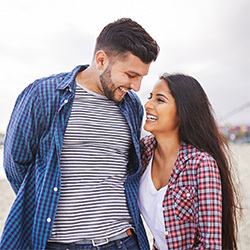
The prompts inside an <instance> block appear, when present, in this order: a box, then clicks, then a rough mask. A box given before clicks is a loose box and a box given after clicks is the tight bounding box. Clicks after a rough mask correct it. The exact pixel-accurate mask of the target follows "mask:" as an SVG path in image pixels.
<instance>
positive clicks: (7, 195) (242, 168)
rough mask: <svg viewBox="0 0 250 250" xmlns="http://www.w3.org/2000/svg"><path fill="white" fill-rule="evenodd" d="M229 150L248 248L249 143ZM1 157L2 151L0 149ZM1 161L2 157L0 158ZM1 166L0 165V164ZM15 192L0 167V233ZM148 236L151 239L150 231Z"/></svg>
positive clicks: (242, 236) (241, 241)
mask: <svg viewBox="0 0 250 250" xmlns="http://www.w3.org/2000/svg"><path fill="white" fill-rule="evenodd" d="M231 150H232V153H233V156H234V162H235V166H236V167H237V170H238V175H239V180H240V185H241V198H242V207H243V217H242V219H241V220H239V249H240V250H247V249H249V248H250V193H248V192H249V191H250V144H233V145H231ZM1 157H2V151H1ZM0 161H1V162H2V159H0ZM1 162H0V164H1ZM1 168H2V166H1ZM14 198H15V194H14V192H13V191H12V189H11V187H10V184H9V183H8V181H7V180H6V178H5V176H4V174H3V171H2V169H1V170H0V235H1V234H2V230H3V226H4V222H5V220H6V218H7V215H8V212H9V210H10V208H11V205H12V203H13V201H14ZM148 234H149V237H150V239H151V235H150V233H148Z"/></svg>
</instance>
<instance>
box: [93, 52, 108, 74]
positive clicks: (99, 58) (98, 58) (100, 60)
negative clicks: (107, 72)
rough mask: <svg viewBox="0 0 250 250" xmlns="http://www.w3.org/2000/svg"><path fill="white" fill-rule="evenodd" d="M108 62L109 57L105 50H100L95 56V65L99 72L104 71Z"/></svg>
mask: <svg viewBox="0 0 250 250" xmlns="http://www.w3.org/2000/svg"><path fill="white" fill-rule="evenodd" d="M107 62H108V56H107V54H106V53H105V52H104V51H103V50H99V51H97V52H96V54H95V63H96V67H97V69H98V70H104V68H106V67H105V65H106V64H107Z"/></svg>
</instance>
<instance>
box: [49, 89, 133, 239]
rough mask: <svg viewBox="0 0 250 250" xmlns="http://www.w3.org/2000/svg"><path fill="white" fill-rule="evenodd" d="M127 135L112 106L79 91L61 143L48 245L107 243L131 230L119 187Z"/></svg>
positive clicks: (128, 141) (121, 186)
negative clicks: (58, 182)
mask: <svg viewBox="0 0 250 250" xmlns="http://www.w3.org/2000/svg"><path fill="white" fill-rule="evenodd" d="M131 143H132V142H131V134H130V129H129V126H128V124H127V122H126V119H125V117H124V116H123V115H122V114H121V112H120V110H119V107H118V105H117V103H115V102H113V101H111V100H109V99H107V98H106V96H103V95H99V94H97V93H94V92H92V91H90V90H88V89H85V88H83V87H82V86H80V85H78V84H77V85H76V92H75V99H74V103H73V107H72V111H71V114H70V118H69V121H68V125H67V129H66V132H65V136H64V139H63V147H62V153H61V159H60V168H61V194H60V199H59V203H58V208H57V213H56V217H55V221H54V225H53V230H52V234H51V237H50V241H58V242H65V243H68V242H75V241H78V240H81V239H99V238H105V237H112V236H115V235H117V234H119V233H121V232H124V231H126V230H127V229H128V228H131V227H134V225H133V222H132V218H131V216H130V214H129V211H128V208H127V204H126V197H125V189H124V181H125V179H126V176H127V168H126V165H127V162H128V154H129V148H130V146H131Z"/></svg>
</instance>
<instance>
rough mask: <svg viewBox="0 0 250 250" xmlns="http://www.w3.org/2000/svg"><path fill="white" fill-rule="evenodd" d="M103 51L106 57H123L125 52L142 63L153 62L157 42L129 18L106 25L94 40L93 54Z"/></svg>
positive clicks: (157, 49)
mask: <svg viewBox="0 0 250 250" xmlns="http://www.w3.org/2000/svg"><path fill="white" fill-rule="evenodd" d="M98 50H103V51H104V52H105V53H106V54H107V55H108V56H125V55H126V54H127V52H131V53H132V54H133V55H135V56H137V57H139V58H140V59H141V60H142V61H143V62H144V63H150V62H152V61H155V60H156V58H157V56H158V53H159V50H160V49H159V46H158V44H157V42H156V41H155V40H154V39H153V38H152V37H151V36H150V35H149V34H148V33H147V32H146V31H145V29H143V28H142V26H141V25H139V24H138V23H137V22H135V21H133V20H131V19H130V18H121V19H118V20H117V21H114V22H112V23H110V24H108V25H106V26H105V27H104V28H103V30H102V31H101V33H100V35H99V36H98V37H97V39H96V46H95V53H96V52H97V51H98Z"/></svg>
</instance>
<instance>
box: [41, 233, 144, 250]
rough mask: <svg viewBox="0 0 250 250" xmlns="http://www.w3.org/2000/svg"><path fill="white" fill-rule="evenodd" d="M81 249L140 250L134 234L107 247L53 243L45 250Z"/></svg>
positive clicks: (110, 243) (108, 244)
mask: <svg viewBox="0 0 250 250" xmlns="http://www.w3.org/2000/svg"><path fill="white" fill-rule="evenodd" d="M80 249H89V250H90V249H94V250H127V249H131V250H139V249H140V248H139V245H138V241H137V237H136V234H132V235H131V236H128V237H126V238H124V239H121V240H116V241H112V242H109V243H107V244H105V245H102V246H98V247H94V246H93V245H92V244H89V245H86V244H84V245H80V244H75V243H70V244H63V243H51V242H48V243H47V245H46V249H45V250H80Z"/></svg>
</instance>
